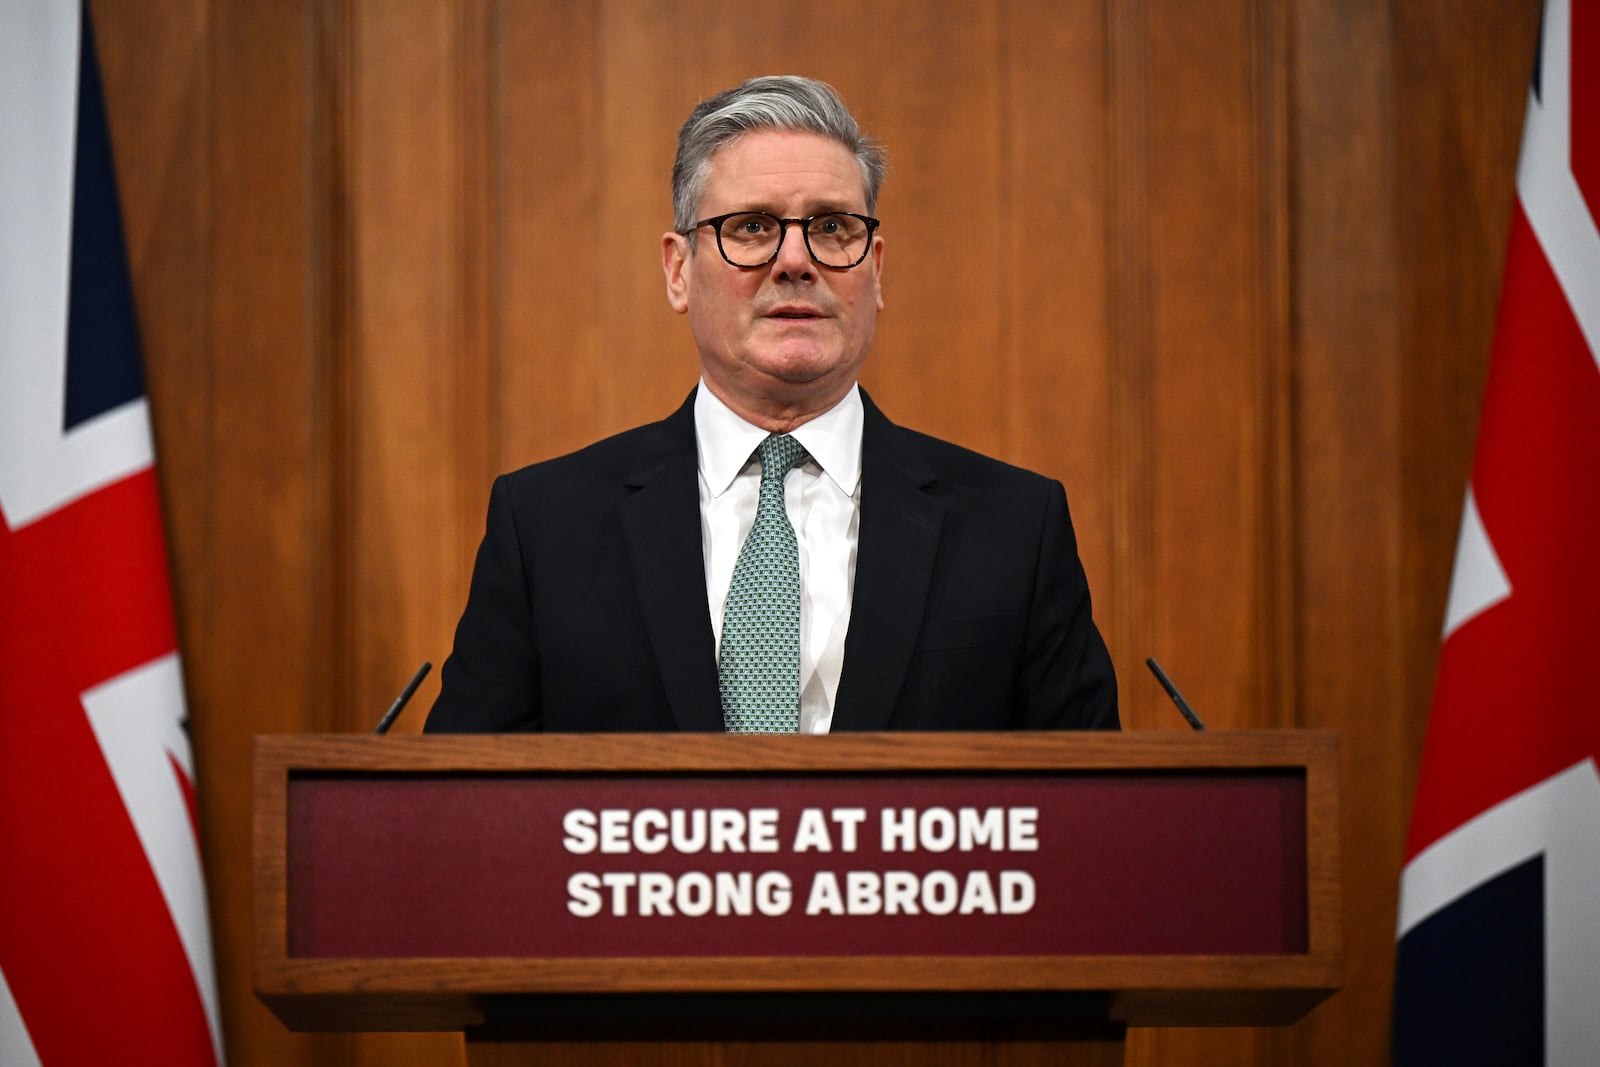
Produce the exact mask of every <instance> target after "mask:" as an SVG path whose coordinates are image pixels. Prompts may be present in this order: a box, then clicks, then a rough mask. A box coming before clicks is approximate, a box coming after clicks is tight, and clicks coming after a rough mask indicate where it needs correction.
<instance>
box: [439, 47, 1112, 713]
mask: <svg viewBox="0 0 1600 1067" xmlns="http://www.w3.org/2000/svg"><path fill="white" fill-rule="evenodd" d="M883 176H884V158H883V153H882V150H881V149H879V148H878V147H877V146H876V145H875V144H873V143H871V142H870V141H868V140H867V139H866V138H864V137H863V136H862V134H861V133H860V131H859V129H858V128H857V126H856V122H855V120H854V119H853V118H852V117H851V115H850V113H849V112H848V111H847V110H846V109H845V107H844V104H843V102H842V101H840V100H839V98H838V97H837V96H836V95H835V94H834V92H833V90H832V89H831V88H829V87H828V86H826V85H823V84H821V83H819V82H815V81H811V80H809V79H805V78H795V77H769V78H756V79H752V80H751V81H748V82H745V83H744V84H743V85H740V86H738V87H736V88H734V89H730V90H728V91H726V92H723V93H721V94H718V95H717V96H714V97H712V98H711V99H709V100H706V101H703V102H702V103H701V104H700V105H699V106H698V107H696V108H695V110H694V112H693V113H692V114H691V115H690V116H689V119H688V121H687V122H686V123H685V124H684V126H683V129H682V131H680V134H679V140H678V158H677V161H676V164H675V166H674V168H673V207H674V212H675V216H676V217H675V222H674V229H673V230H672V231H671V232H669V233H667V234H665V235H663V237H662V268H663V270H664V272H665V275H666V284H667V300H668V302H669V303H670V304H671V306H672V308H673V310H675V311H677V312H678V313H680V314H684V315H687V316H688V319H689V326H690V329H691V331H692V332H693V335H694V340H695V344H696V346H697V347H698V349H699V351H700V367H701V380H700V385H699V387H698V388H697V389H696V390H695V391H694V392H693V393H692V394H691V395H690V398H689V399H688V400H687V401H686V402H685V403H684V404H683V406H682V407H680V408H679V409H678V411H677V412H676V413H674V414H673V415H671V416H669V417H668V418H667V419H666V420H665V421H663V422H659V423H655V424H652V425H649V426H643V427H640V428H638V429H635V430H631V431H628V432H626V433H623V434H620V435H618V436H616V437H613V438H610V439H608V440H605V441H601V442H600V443H598V444H595V445H592V446H590V447H589V448H586V449H584V450H582V451H580V452H577V453H574V454H572V455H570V456H565V457H562V458H560V459H555V460H551V461H549V462H545V463H539V464H535V465H534V466H531V467H527V468H524V469H523V470H520V471H517V472H515V473H513V474H509V475H504V476H502V477H501V478H500V479H498V480H497V481H496V482H495V485H494V489H493V491H492V493H491V497H490V504H489V518H488V529H487V532H486V533H485V535H484V540H483V545H482V547H481V548H480V549H479V552H478V559H477V565H476V570H475V571H474V574H473V579H472V588H471V593H470V595H469V597H468V600H467V606H466V610H465V611H464V613H463V614H462V617H461V622H460V625H459V627H458V628H457V630H456V640H455V649H454V651H453V652H452V653H451V655H450V658H449V659H448V660H447V661H446V663H445V666H444V671H443V690H442V692H441V693H440V696H439V699H438V701H437V702H436V703H435V704H434V706H433V711H432V713H431V714H430V716H429V719H428V723H427V729H428V730H429V731H509V730H549V731H589V730H708V731H710V730H716V731H720V730H731V731H780V732H795V731H799V732H802V733H827V732H829V731H833V730H883V729H924V730H927V729H937V730H958V729H1007V728H1019V729H1050V728H1084V729H1114V728H1116V727H1117V725H1118V719H1117V702H1116V699H1117V698H1116V680H1115V678H1114V676H1113V674H1112V668H1111V661H1110V657H1109V656H1108V655H1107V653H1106V648H1105V644H1104V642H1103V641H1102V640H1101V638H1100V634H1099V632H1098V631H1097V630H1096V628H1095V625H1094V622H1093V619H1092V617H1091V614H1090V605H1089V590H1088V584H1087V582H1086V580H1085V578H1084V574H1083V568H1082V566H1081V564H1080V563H1079V561H1078V555H1077V546H1076V542H1075V540H1074V538H1073V533H1072V526H1071V522H1070V520H1069V518H1068V514H1067V502H1066V495H1065V494H1064V492H1063V491H1062V488H1061V486H1060V484H1059V483H1057V482H1054V481H1051V480H1048V479H1045V478H1042V477H1040V476H1038V475H1035V474H1030V473H1028V472H1026V471H1022V470H1018V469H1016V468H1014V467H1009V466H1006V465H1005V464H1002V463H999V462H997V461H995V460H991V459H986V458H984V457H981V456H978V455H976V454H974V453H972V452H968V451H966V450H964V449H960V448H957V447H955V446H954V445H950V444H946V443H944V442H941V441H937V440H934V439H933V438H930V437H926V436H924V435H922V434H917V433H913V432H911V431H909V430H904V429H901V428H899V427H897V426H895V425H894V424H892V423H891V422H889V420H888V419H887V418H885V417H884V416H883V415H882V414H881V413H880V412H879V411H878V409H877V407H876V406H874V405H873V403H872V402H871V400H869V399H868V398H867V397H866V395H865V394H864V393H863V392H862V391H861V390H860V389H859V388H858V386H857V384H856V379H857V376H858V374H859V373H860V370H861V366H862V364H863V362H864V361H865V360H866V358H867V353H868V350H869V349H870V348H871V345H872V336H873V328H874V325H875V322H876V318H877V314H878V312H879V310H881V308H882V291H881V288H880V284H881V278H882V271H883V248H884V240H883V237H882V236H881V235H880V234H879V233H878V232H877V230H878V221H877V220H876V219H875V218H873V217H872V213H873V210H874V209H875V207H876V203H877V196H878V190H879V187H880V185H881V183H882V181H883Z"/></svg>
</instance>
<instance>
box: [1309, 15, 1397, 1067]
mask: <svg viewBox="0 0 1600 1067" xmlns="http://www.w3.org/2000/svg"><path fill="white" fill-rule="evenodd" d="M1297 15H1298V18H1297V20H1296V31H1297V37H1296V54H1297V55H1298V56H1300V57H1301V59H1300V62H1299V63H1298V65H1297V68H1296V72H1295V73H1296V84H1295V108H1294V113H1295V114H1296V115H1297V116H1299V117H1300V118H1301V122H1300V123H1299V124H1298V125H1297V126H1296V128H1295V131H1294V136H1295V176H1296V182H1297V184H1296V189H1297V192H1298V194H1299V202H1298V205H1297V206H1298V211H1297V214H1296V219H1295V223H1296V231H1295V232H1296V238H1297V240H1296V258H1295V264H1294V268H1295V279H1296V294H1295V296H1296V299H1295V310H1296V323H1297V332H1296V337H1295V344H1296V353H1297V362H1296V368H1297V371H1298V383H1297V389H1296V410H1297V415H1298V418H1297V420H1296V427H1295V441H1294V455H1295V479H1296V489H1297V494H1296V520H1297V523H1296V525H1297V532H1298V540H1299V545H1300V549H1299V552H1300V563H1301V565H1300V568H1299V574H1298V579H1299V593H1300V604H1301V608H1302V610H1301V613H1300V615H1299V618H1298V620H1297V631H1298V632H1297V641H1298V644H1299V647H1300V650H1301V653H1302V657H1301V675H1300V679H1299V680H1300V686H1301V688H1300V690H1299V693H1298V695H1297V704H1298V707H1299V710H1300V719H1301V722H1302V723H1303V724H1304V725H1308V726H1310V725H1316V726H1333V727H1337V728H1340V729H1341V732H1342V739H1343V752H1342V755H1343V766H1344V776H1343V782H1342V786H1343V796H1344V803H1343V809H1342V813H1343V819H1344V838H1343V847H1344V854H1345V855H1346V856H1347V857H1350V858H1351V860H1352V862H1351V863H1350V864H1349V865H1348V866H1347V868H1346V876H1345V886H1344V910H1345V923H1344V929H1345V939H1346V942H1345V943H1346V956H1347V959H1348V960H1349V961H1350V967H1351V973H1355V974H1362V975H1366V976H1368V977H1367V979H1366V980H1364V981H1362V982H1360V983H1355V984H1352V986H1351V987H1350V988H1349V989H1347V990H1346V991H1345V992H1344V993H1342V994H1340V996H1339V997H1338V998H1337V999H1336V1000H1335V1001H1334V1002H1332V1003H1330V1004H1327V1005H1325V1006H1323V1007H1322V1008H1321V1009H1319V1010H1318V1011H1317V1012H1316V1014H1315V1015H1314V1016H1313V1018H1312V1019H1311V1020H1310V1021H1309V1022H1308V1023H1307V1024H1306V1025H1305V1026H1303V1027H1302V1034H1301V1035H1300V1036H1301V1038H1302V1042H1303V1044H1304V1046H1305V1047H1308V1048H1316V1047H1318V1046H1321V1047H1324V1048H1326V1047H1336V1046H1337V1047H1342V1048H1343V1049H1344V1050H1345V1051H1346V1052H1347V1053H1348V1054H1349V1055H1350V1056H1351V1058H1352V1061H1353V1062H1369V1063H1381V1062H1384V1060H1385V1059H1386V1058H1387V1056H1388V1030H1387V1027H1386V1026H1383V1025H1376V1023H1377V1022H1378V1021H1379V1020H1386V1019H1387V1018H1388V1012H1389V982H1388V981H1387V973H1388V972H1389V970H1391V969H1392V966H1393V963H1392V960H1393V943H1394V923H1393V921H1392V918H1393V916H1394V913H1395V912H1394V907H1395V898H1396V893H1397V891H1398V888H1399V886H1398V882H1397V879H1398V877H1399V853H1400V837H1401V835H1402V833H1403V821H1402V819H1401V818H1400V817H1398V816H1399V815H1400V813H1401V812H1403V811H1405V810H1407V809H1408V807H1409V805H1410V793H1409V784H1408V774H1407V773H1406V767H1407V766H1409V764H1408V762H1407V761H1409V760H1410V759H1411V754H1410V753H1409V751H1408V747H1407V746H1406V745H1405V744H1404V743H1402V740H1401V739H1402V738H1403V737H1404V735H1405V733H1406V732H1407V731H1408V730H1410V729H1412V727H1411V725H1410V723H1409V722H1408V718H1407V716H1406V715H1404V714H1402V713H1401V712H1402V710H1403V709H1402V708H1401V707H1400V706H1399V705H1398V702H1397V695H1398V693H1399V692H1400V688H1401V683H1402V679H1403V677H1404V672H1405V651H1406V650H1405V647H1404V645H1403V643H1402V642H1401V640H1400V637H1401V609H1402V604H1401V591H1402V589H1403V581H1402V575H1401V571H1400V559H1399V551H1398V549H1399V544H1400V537H1399V533H1400V512H1401V507H1402V501H1403V497H1402V487H1403V484H1404V480H1405V471H1404V470H1403V469H1402V468H1401V466H1400V465H1399V464H1398V463H1396V462H1395V457H1396V456H1397V455H1398V454H1399V444H1400V434H1401V426H1400V410H1401V389H1402V386H1403V381H1404V367H1403V361H1402V359H1401V355H1402V353H1401V348H1400V330H1399V323H1398V320H1397V316H1396V310H1397V308H1398V306H1399V284H1400V278H1399V264H1398V262H1397V256H1396V248H1397V234H1396V231H1395V227H1394V226H1393V225H1392V220H1393V218H1394V215H1395V211H1396V209H1397V204H1396V203H1395V198H1394V189H1395V182H1394V172H1395V159H1394V144H1393V141H1392V139H1391V138H1389V137H1388V136H1386V133H1387V131H1389V130H1391V129H1392V128H1393V123H1394V116H1395V101H1394V96H1393V63H1394V58H1393V56H1392V55H1391V54H1390V52H1389V50H1388V49H1387V48H1386V47H1385V46H1386V43H1387V42H1388V41H1389V40H1390V39H1391V35H1392V26H1391V22H1390V14H1389V11H1388V10H1387V4H1385V3H1381V2H1372V3H1365V4H1355V3H1319V2H1308V3H1302V4H1300V5H1299V6H1298V8H1297ZM1373 220H1379V221H1380V222H1387V223H1390V224H1388V225H1373V224H1372V221H1373ZM1354 264H1363V265H1364V266H1363V269H1360V270H1355V269H1351V268H1352V265H1354ZM1353 426H1361V427H1363V431H1362V433H1361V434H1359V435H1356V434H1352V433H1351V432H1350V430H1351V427H1353ZM1357 546H1366V547H1367V551H1364V552H1360V553H1359V554H1357V552H1355V551H1353V550H1354V549H1356V547H1357ZM1357 724H1363V725H1364V728H1356V729H1352V728H1351V727H1352V726H1356V725H1357Z"/></svg>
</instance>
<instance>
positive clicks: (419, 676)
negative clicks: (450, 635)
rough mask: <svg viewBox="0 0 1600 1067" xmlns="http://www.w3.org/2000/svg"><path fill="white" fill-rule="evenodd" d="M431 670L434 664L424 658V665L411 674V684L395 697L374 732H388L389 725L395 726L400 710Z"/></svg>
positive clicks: (373, 729)
mask: <svg viewBox="0 0 1600 1067" xmlns="http://www.w3.org/2000/svg"><path fill="white" fill-rule="evenodd" d="M431 670H433V664H431V663H429V662H427V661H426V660H424V661H423V664H422V666H420V667H418V668H417V673H416V674H413V675H412V676H411V684H409V685H407V686H406V687H405V688H404V689H403V690H401V691H400V696H399V697H397V698H396V699H395V702H394V703H393V704H391V705H389V710H388V711H386V712H384V713H383V718H381V719H379V720H378V725H377V726H374V727H373V728H372V732H373V733H375V734H386V733H388V732H389V727H391V726H393V725H394V721H395V720H396V719H398V718H399V717H400V712H401V711H402V710H403V709H404V708H405V706H406V702H407V701H408V700H410V699H411V694H412V693H415V692H416V691H417V686H419V685H421V684H422V680H423V679H424V678H426V677H427V676H428V672H429V671H431Z"/></svg>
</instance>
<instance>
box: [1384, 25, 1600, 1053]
mask: <svg viewBox="0 0 1600 1067" xmlns="http://www.w3.org/2000/svg"><path fill="white" fill-rule="evenodd" d="M1597 219H1600V4H1596V3H1594V2H1593V0H1550V2H1549V3H1547V5H1546V7H1545V12H1544V23H1543V29H1542V33H1541V40H1540V45H1539V55H1538V59H1537V62H1536V64H1535V68H1534V79H1533V87H1532V91H1531V93H1530V94H1529V99H1528V110H1527V118H1526V120H1525V123H1524V127H1523V134H1522V158H1521V162H1520V163H1519V165H1518V168H1517V203H1516V208H1515V212H1514V215H1513V218H1512V223H1511V237H1510V244H1509V249H1508V251H1507V254H1506V271H1505V282H1504V287H1503V289H1502V292H1501V298H1500V314H1499V323H1498V327H1497V331H1496V335H1495V342H1494V352H1493V356H1492V358H1491V361H1490V369H1489V383H1488V389H1487V396H1486V399H1485V402H1484V410H1483V421H1482V424H1481V426H1480V428H1479V437H1478V448H1477V456H1476V459H1475V461H1474V465H1473V470H1472V482H1471V485H1470V486H1469V488H1468V490H1467V499H1466V506H1465V509H1464V516H1463V519H1462V523H1461V536H1460V540H1459V542H1458V546H1457V550H1456V562H1455V575H1454V579H1453V581H1452V584H1451V589H1450V599H1449V604H1448V607H1447V608H1446V620H1445V630H1444V635H1445V636H1444V647H1443V650H1442V652H1441V658H1440V663H1439V673H1438V678H1437V681H1436V683H1435V688H1434V700H1433V711H1432V715H1431V718H1430V720H1429V725H1428V736H1427V741H1426V744H1425V748H1424V751H1423V757H1422V768H1421V775H1420V779H1419V781H1418V785H1417V801H1416V809H1415V812H1414V813H1413V815H1412V822H1411V834H1410V839H1409V841H1408V843H1407V848H1406V866H1405V871H1404V873H1403V875H1402V878H1401V886H1400V916H1399V931H1398V933H1399V946H1398V953H1397V964H1396V971H1395V1017H1394V1031H1393V1034H1394V1062H1395V1064H1396V1065H1398V1067H1408V1065H1412V1064H1466V1065H1471V1064H1496V1065H1499V1064H1551V1065H1554V1067H1580V1065H1582V1067H1592V1065H1594V1064H1600V771H1597V766H1596V761H1597V759H1600V697H1597V695H1596V692H1597V690H1596V687H1595V682H1594V677H1593V675H1594V669H1595V663H1596V662H1597V661H1600V363H1597V357H1600V231H1597V227H1596V220H1597Z"/></svg>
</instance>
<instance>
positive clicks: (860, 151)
mask: <svg viewBox="0 0 1600 1067" xmlns="http://www.w3.org/2000/svg"><path fill="white" fill-rule="evenodd" d="M758 130H790V131H793V132H796V133H815V134H819V135H821V136H823V137H826V138H828V139H830V140H833V141H837V142H839V143H840V144H842V145H844V147H846V148H848V149H849V150H850V151H851V153H853V154H854V155H855V157H856V162H857V163H858V164H859V165H860V167H861V185H862V188H863V189H865V190H866V194H867V211H868V213H869V214H870V213H871V212H872V211H873V210H874V209H875V208H876V207H877V204H878V190H879V189H881V188H882V187H883V176H884V174H885V172H886V171H887V170H888V160H887V158H886V157H885V155H884V151H883V146H882V145H880V144H878V142H876V141H874V140H872V139H871V138H870V137H868V136H866V135H865V134H863V133H862V132H861V128H860V127H859V126H857V125H856V120H855V117H854V116H852V115H851V114H850V110H849V109H848V108H846V107H845V106H844V101H843V100H841V99H840V98H839V94H838V93H837V92H835V91H834V89H833V86H831V85H828V84H827V83H825V82H819V81H815V80H813V79H811V78H802V77H799V76H797V75H793V74H778V75H769V76H767V77H762V78H751V79H750V80H749V81H747V82H744V83H743V84H741V85H737V86H735V87H734V88H732V89H725V90H723V91H722V92H720V93H718V94H717V95H716V96H713V97H711V98H709V99H706V100H702V101H700V103H699V104H697V105H696V106H695V109H694V110H693V111H691V112H690V113H689V118H688V120H687V121H685V122H684V124H683V128H682V129H680V130H679V131H678V158H677V159H676V160H674V161H673V164H672V216H673V218H672V224H673V227H674V228H675V229H677V230H678V231H679V232H686V231H688V229H689V227H690V226H693V225H694V224H695V221H696V220H695V212H696V211H697V210H698V209H699V207H700V198H701V197H702V196H703V195H704V194H705V188H706V178H707V177H708V175H709V174H710V171H711V159H712V157H713V156H715V155H716V154H717V152H718V151H720V150H721V149H723V148H724V147H726V146H727V145H729V144H730V143H732V142H734V141H736V140H738V139H739V138H740V137H743V136H744V135H745V134H747V133H753V132H755V131H758Z"/></svg>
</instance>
